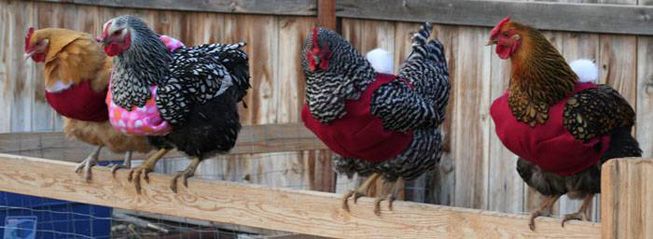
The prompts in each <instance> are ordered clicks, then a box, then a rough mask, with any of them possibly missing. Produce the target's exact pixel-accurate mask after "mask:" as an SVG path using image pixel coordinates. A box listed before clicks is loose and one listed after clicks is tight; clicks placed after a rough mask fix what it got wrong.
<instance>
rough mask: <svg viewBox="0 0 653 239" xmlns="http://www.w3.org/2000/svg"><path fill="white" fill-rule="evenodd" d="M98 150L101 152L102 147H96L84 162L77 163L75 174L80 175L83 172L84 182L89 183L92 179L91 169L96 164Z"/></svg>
mask: <svg viewBox="0 0 653 239" xmlns="http://www.w3.org/2000/svg"><path fill="white" fill-rule="evenodd" d="M100 150H102V146H101V145H100V146H97V147H96V148H95V150H93V152H91V153H90V154H89V155H88V156H87V157H86V159H84V161H82V162H81V163H79V164H78V165H77V167H76V168H75V172H76V173H81V172H82V171H84V179H86V182H90V181H91V178H92V177H93V175H92V173H91V168H92V167H93V166H94V165H95V164H97V162H98V158H99V155H100Z"/></svg>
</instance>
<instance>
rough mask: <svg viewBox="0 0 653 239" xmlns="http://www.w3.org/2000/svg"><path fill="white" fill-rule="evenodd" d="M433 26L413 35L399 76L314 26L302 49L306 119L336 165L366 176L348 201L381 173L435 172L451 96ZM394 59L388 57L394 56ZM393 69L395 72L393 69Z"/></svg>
mask: <svg viewBox="0 0 653 239" xmlns="http://www.w3.org/2000/svg"><path fill="white" fill-rule="evenodd" d="M430 34H431V24H429V23H425V24H423V25H422V26H421V28H420V30H419V31H418V32H417V33H415V34H414V35H413V43H412V53H411V54H410V56H409V57H408V59H406V61H405V62H404V64H403V65H402V67H401V69H400V71H399V75H398V76H395V75H392V74H391V72H385V73H381V72H375V69H374V68H373V67H372V65H371V64H370V62H369V61H368V60H366V59H365V57H363V56H362V55H361V54H359V53H358V51H357V50H356V49H354V48H353V47H352V46H351V44H350V43H349V42H347V41H346V40H345V39H343V38H342V37H341V36H340V35H338V34H337V33H335V32H333V31H330V30H327V29H323V28H314V29H313V31H312V32H311V33H310V34H309V35H308V37H307V39H306V41H305V43H304V48H303V52H302V66H303V69H304V73H305V75H306V81H307V82H306V105H305V106H304V109H303V110H302V119H303V120H304V124H305V125H306V127H307V128H309V129H310V130H311V131H313V133H315V134H316V135H317V136H318V138H320V139H321V140H322V141H323V142H324V143H325V144H326V145H327V146H328V147H329V148H330V149H331V150H333V151H334V152H336V153H337V154H338V155H339V156H337V157H336V158H335V162H334V163H335V168H336V170H337V171H338V172H340V173H345V174H347V175H349V176H352V175H353V174H354V173H357V174H359V175H361V176H369V177H368V179H367V180H366V181H365V182H364V183H363V184H362V185H361V186H360V187H359V188H358V189H357V190H355V191H351V192H349V193H348V194H346V195H345V196H344V198H343V208H344V209H345V210H349V207H348V204H347V200H348V198H350V197H352V196H353V198H354V200H355V199H356V198H358V197H360V196H363V195H365V192H366V190H367V188H368V187H369V186H370V184H371V182H373V181H375V180H376V179H377V178H379V177H382V179H383V180H384V181H385V182H391V183H394V184H393V185H395V186H393V189H392V190H391V192H392V193H391V194H390V195H388V196H383V197H380V198H377V200H376V204H375V205H376V206H375V208H374V212H375V213H377V214H378V213H379V210H380V206H379V205H380V202H381V201H382V200H385V199H388V200H389V202H390V208H391V206H392V204H391V203H392V200H394V195H396V193H397V190H398V187H396V182H397V181H398V180H399V179H403V180H411V179H414V178H416V177H418V176H420V175H421V174H423V173H424V172H426V171H428V170H431V169H433V168H434V167H435V166H436V164H437V162H438V161H439V160H440V156H441V154H442V132H441V129H439V128H438V127H439V126H440V124H442V121H443V120H444V114H445V108H446V106H447V102H448V97H449V88H450V86H449V79H448V78H449V74H448V69H447V63H446V58H445V55H444V48H443V46H442V44H441V43H440V42H438V41H437V40H428V38H429V37H430ZM390 62H391V61H390ZM388 73H390V74H388Z"/></svg>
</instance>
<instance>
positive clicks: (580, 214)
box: [560, 194, 594, 227]
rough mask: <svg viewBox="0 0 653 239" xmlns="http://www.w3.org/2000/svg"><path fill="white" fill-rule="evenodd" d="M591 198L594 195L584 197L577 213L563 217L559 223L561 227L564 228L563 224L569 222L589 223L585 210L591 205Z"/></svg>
mask: <svg viewBox="0 0 653 239" xmlns="http://www.w3.org/2000/svg"><path fill="white" fill-rule="evenodd" d="M593 198H594V194H588V195H586V196H585V199H583V204H582V205H580V208H579V209H578V212H575V213H570V214H567V215H565V216H564V217H563V218H562V221H561V222H560V224H561V226H562V227H565V222H567V221H571V220H580V221H589V215H588V214H589V212H588V211H587V209H589V208H590V204H591V203H592V199H593Z"/></svg>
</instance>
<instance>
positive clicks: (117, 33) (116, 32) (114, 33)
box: [112, 29, 122, 36]
mask: <svg viewBox="0 0 653 239" xmlns="http://www.w3.org/2000/svg"><path fill="white" fill-rule="evenodd" d="M120 33H122V29H121V30H118V31H115V32H113V34H112V35H114V36H118V35H120Z"/></svg>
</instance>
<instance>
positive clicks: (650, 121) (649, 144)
mask: <svg viewBox="0 0 653 239" xmlns="http://www.w3.org/2000/svg"><path fill="white" fill-rule="evenodd" d="M651 63H653V37H638V40H637V108H636V112H637V122H636V124H637V125H636V126H637V140H638V141H639V146H640V147H641V148H642V151H643V155H642V156H644V157H653V67H651Z"/></svg>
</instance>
